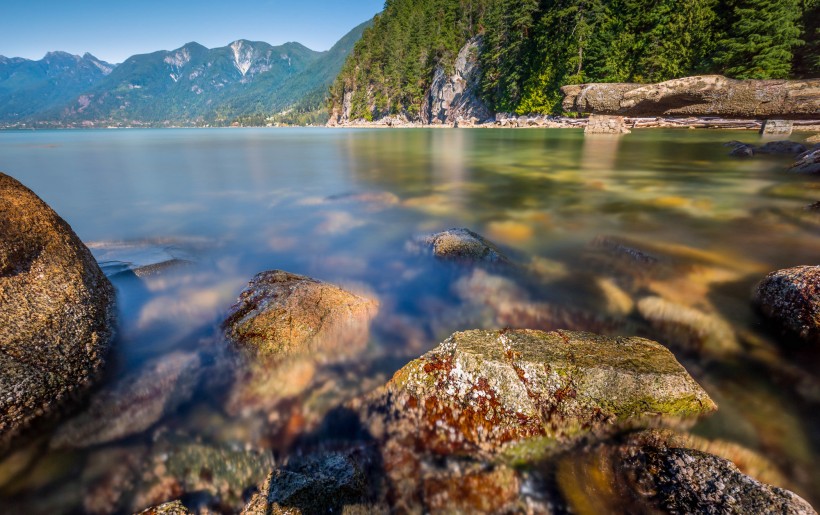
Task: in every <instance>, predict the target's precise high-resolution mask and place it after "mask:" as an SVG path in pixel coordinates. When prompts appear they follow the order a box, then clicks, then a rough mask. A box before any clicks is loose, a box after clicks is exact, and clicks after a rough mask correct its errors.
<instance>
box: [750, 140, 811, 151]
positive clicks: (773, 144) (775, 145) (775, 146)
mask: <svg viewBox="0 0 820 515" xmlns="http://www.w3.org/2000/svg"><path fill="white" fill-rule="evenodd" d="M805 151H806V147H805V145H802V144H800V143H797V142H795V141H788V140H782V141H769V142H768V143H766V144H764V145H762V146H760V147H759V148H757V149H755V154H800V153H802V152H805Z"/></svg>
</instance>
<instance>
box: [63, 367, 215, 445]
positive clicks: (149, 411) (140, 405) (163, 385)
mask: <svg viewBox="0 0 820 515" xmlns="http://www.w3.org/2000/svg"><path fill="white" fill-rule="evenodd" d="M201 365H202V360H201V358H200V357H199V355H198V354H197V353H183V352H173V353H171V354H167V355H165V356H163V357H162V358H160V359H158V360H156V361H154V362H152V363H150V364H148V365H147V366H146V367H145V368H143V369H142V370H138V371H136V372H134V373H132V374H130V375H128V376H126V377H124V378H123V379H122V380H120V381H118V382H116V383H115V384H113V385H111V386H110V387H108V388H106V389H103V390H101V391H100V392H98V393H96V394H95V395H94V397H92V398H91V404H90V405H89V407H88V409H86V410H85V411H84V412H83V413H81V414H80V415H78V416H77V417H75V418H73V419H71V420H69V421H67V422H66V423H65V424H63V425H62V426H60V429H58V430H57V433H56V434H55V435H54V437H53V438H52V440H51V445H52V447H56V448H60V447H88V446H91V445H97V444H100V443H105V442H111V441H114V440H119V439H121V438H125V437H126V436H130V435H134V434H138V433H141V432H143V431H145V430H146V429H148V428H150V427H151V426H153V425H154V424H155V423H157V422H158V421H159V420H160V419H161V418H162V417H163V416H164V415H167V414H170V413H174V412H175V411H176V409H177V408H178V407H179V406H180V405H182V404H183V403H185V402H187V401H188V400H189V399H190V398H191V396H192V395H193V393H194V389H195V388H196V385H197V383H198V381H199V373H200V372H201Z"/></svg>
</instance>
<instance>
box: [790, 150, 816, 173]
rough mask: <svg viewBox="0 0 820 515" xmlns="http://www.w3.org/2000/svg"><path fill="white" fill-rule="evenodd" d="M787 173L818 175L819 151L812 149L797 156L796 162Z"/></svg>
mask: <svg viewBox="0 0 820 515" xmlns="http://www.w3.org/2000/svg"><path fill="white" fill-rule="evenodd" d="M789 171H790V172H795V173H812V174H814V173H820V149H818V148H814V149H812V150H809V151H807V152H805V153H803V154H801V155H800V156H798V158H797V161H795V162H794V164H793V165H792V166H791V168H789Z"/></svg>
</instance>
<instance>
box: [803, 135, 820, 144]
mask: <svg viewBox="0 0 820 515" xmlns="http://www.w3.org/2000/svg"><path fill="white" fill-rule="evenodd" d="M806 143H808V144H810V145H815V144H817V143H820V134H814V135H812V136H809V137H808V138H806Z"/></svg>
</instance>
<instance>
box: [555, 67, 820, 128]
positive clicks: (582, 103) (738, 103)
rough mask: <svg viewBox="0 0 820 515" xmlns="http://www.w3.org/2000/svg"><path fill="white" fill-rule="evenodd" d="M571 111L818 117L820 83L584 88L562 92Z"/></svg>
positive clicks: (710, 80) (712, 79)
mask: <svg viewBox="0 0 820 515" xmlns="http://www.w3.org/2000/svg"><path fill="white" fill-rule="evenodd" d="M561 91H562V92H563V93H564V95H565V98H564V102H563V108H564V110H565V111H576V112H580V113H595V114H609V115H618V116H722V117H734V118H751V119H761V118H776V119H782V120H799V119H814V118H817V116H818V115H817V113H818V112H820V79H808V80H793V81H790V80H734V79H728V78H726V77H723V76H721V75H703V76H696V77H684V78H681V79H673V80H668V81H666V82H661V83H658V84H623V83H621V84H614V83H613V84H600V83H595V84H580V85H571V86H564V87H562V88H561Z"/></svg>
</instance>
